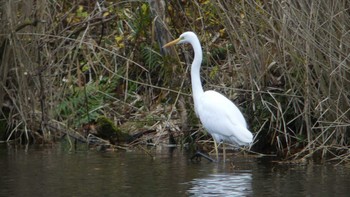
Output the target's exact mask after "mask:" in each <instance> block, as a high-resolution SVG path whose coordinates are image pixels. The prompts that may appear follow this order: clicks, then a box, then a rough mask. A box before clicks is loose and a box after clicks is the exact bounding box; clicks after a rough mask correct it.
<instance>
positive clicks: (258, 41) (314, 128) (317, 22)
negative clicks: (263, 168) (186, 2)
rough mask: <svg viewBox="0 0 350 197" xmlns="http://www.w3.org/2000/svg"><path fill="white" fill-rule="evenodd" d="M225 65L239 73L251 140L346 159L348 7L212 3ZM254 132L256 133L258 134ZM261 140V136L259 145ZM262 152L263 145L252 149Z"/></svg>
mask: <svg viewBox="0 0 350 197" xmlns="http://www.w3.org/2000/svg"><path fill="white" fill-rule="evenodd" d="M214 3H215V6H216V7H217V8H218V9H219V10H221V12H219V13H221V15H220V17H221V19H222V20H223V21H224V23H225V24H224V26H225V28H226V32H227V34H228V37H229V38H230V43H233V46H234V51H235V53H234V54H231V55H232V58H231V59H233V60H235V61H234V62H233V63H234V64H238V65H241V66H242V67H243V69H244V70H246V72H245V73H242V75H243V76H244V78H245V79H249V80H246V81H245V84H246V89H248V90H251V92H250V93H249V95H250V97H251V99H249V100H250V101H249V103H251V104H250V109H249V112H247V115H248V116H251V115H253V116H254V118H252V119H251V125H253V128H254V129H253V130H255V131H258V130H261V131H260V132H259V133H258V136H260V137H261V138H259V137H258V139H264V140H268V141H269V143H270V144H271V145H273V146H276V148H277V149H278V150H280V151H281V152H282V153H283V154H284V155H287V156H294V157H297V158H300V157H304V156H305V157H308V156H311V155H315V154H313V153H321V154H322V155H323V156H325V155H326V154H327V155H339V154H346V152H347V149H348V146H349V139H350V138H349V137H350V131H349V128H350V127H349V123H350V119H349V118H350V112H349V109H350V97H349V95H350V94H349V91H350V90H349V88H348V87H350V86H349V85H350V81H349V79H350V78H349V77H350V70H349V65H350V55H349V54H350V32H349V29H350V22H349V21H350V20H349V19H350V14H349V13H350V12H349V6H350V4H349V2H348V1H336V2H335V1H334V2H333V1H268V2H267V1H226V0H216V1H214ZM259 126H261V127H262V128H259ZM262 135H264V136H269V139H266V137H262ZM259 144H262V145H261V146H265V147H266V142H261V141H260V142H258V144H257V145H259Z"/></svg>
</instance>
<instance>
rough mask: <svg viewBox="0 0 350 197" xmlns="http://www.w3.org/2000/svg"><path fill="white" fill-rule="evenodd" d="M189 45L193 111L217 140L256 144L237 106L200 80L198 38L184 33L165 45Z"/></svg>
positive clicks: (190, 33) (199, 45)
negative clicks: (192, 55) (205, 89)
mask: <svg viewBox="0 0 350 197" xmlns="http://www.w3.org/2000/svg"><path fill="white" fill-rule="evenodd" d="M181 43H190V44H191V45H192V47H193V50H194V59H193V62H192V66H191V83H192V95H193V100H194V108H195V112H196V114H197V116H198V117H199V119H200V120H201V122H202V124H203V126H204V128H205V129H206V130H207V131H208V132H209V133H210V134H211V135H212V137H213V138H214V140H215V141H216V142H217V143H219V142H221V141H224V142H228V143H232V144H237V145H248V144H250V143H251V142H252V141H253V135H252V133H251V132H250V131H249V130H248V129H247V123H246V121H245V119H244V117H243V115H242V113H241V111H240V110H239V109H238V107H237V106H236V105H235V104H234V103H233V102H231V101H230V100H229V99H228V98H226V97H225V96H223V95H222V94H220V93H218V92H215V91H213V90H209V91H206V92H204V91H203V87H202V83H201V80H200V66H201V63H202V47H201V44H200V42H199V39H198V37H197V35H196V34H195V33H193V32H185V33H183V34H181V35H180V37H179V38H178V39H176V40H174V41H172V42H169V43H168V44H166V45H165V46H170V45H173V44H181Z"/></svg>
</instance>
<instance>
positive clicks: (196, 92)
mask: <svg viewBox="0 0 350 197" xmlns="http://www.w3.org/2000/svg"><path fill="white" fill-rule="evenodd" d="M191 44H192V47H193V50H194V59H193V62H192V66H191V83H192V94H193V99H194V102H195V105H196V103H197V100H198V99H199V97H200V96H201V95H202V94H203V87H202V82H201V78H200V68H201V64H202V58H203V53H202V46H201V44H200V42H199V40H198V39H195V40H194V41H193V43H191Z"/></svg>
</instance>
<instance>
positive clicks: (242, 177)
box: [188, 172, 252, 196]
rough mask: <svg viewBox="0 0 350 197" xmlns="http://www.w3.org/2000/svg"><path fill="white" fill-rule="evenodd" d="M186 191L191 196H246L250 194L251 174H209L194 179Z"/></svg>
mask: <svg viewBox="0 0 350 197" xmlns="http://www.w3.org/2000/svg"><path fill="white" fill-rule="evenodd" d="M190 183H191V184H192V185H193V187H192V188H190V189H189V190H188V192H189V193H190V194H191V195H193V196H247V195H250V194H252V174H251V173H250V172H243V173H234V174H211V175H209V176H208V177H206V178H200V179H194V180H193V181H191V182H190Z"/></svg>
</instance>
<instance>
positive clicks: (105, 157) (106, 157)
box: [0, 144, 350, 197]
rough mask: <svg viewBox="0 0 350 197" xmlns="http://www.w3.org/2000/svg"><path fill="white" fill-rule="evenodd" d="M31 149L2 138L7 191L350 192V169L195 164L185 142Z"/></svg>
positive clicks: (250, 162) (244, 160)
mask: <svg viewBox="0 0 350 197" xmlns="http://www.w3.org/2000/svg"><path fill="white" fill-rule="evenodd" d="M155 156H156V157H155V158H151V157H149V156H148V155H145V154H144V153H143V152H137V151H132V152H125V151H116V152H104V153H103V152H96V151H86V150H82V151H66V150H65V149H62V148H61V147H60V146H59V145H57V147H52V148H42V147H37V146H36V147H28V149H22V148H15V147H12V146H8V147H6V146H2V145H1V144H0V197H1V196H118V197H123V196H125V197H129V196H166V197H172V196H176V197H177V196H188V195H190V196H269V197H271V196H272V197H274V196H317V197H319V196H349V193H350V187H349V185H350V178H349V177H350V168H349V167H347V166H346V165H344V166H334V165H331V164H328V165H326V164H322V165H316V164H308V165H279V164H277V163H275V162H271V160H267V161H265V160H262V159H257V158H254V157H239V156H235V157H234V158H232V159H233V163H234V168H232V165H225V164H223V163H220V162H219V163H211V162H205V161H202V162H200V163H192V162H191V161H190V160H189V158H188V157H186V156H185V155H184V153H183V152H182V151H181V150H180V149H175V151H173V152H171V153H170V152H169V149H164V150H163V151H159V152H157V153H156V154H155Z"/></svg>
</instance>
